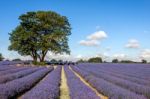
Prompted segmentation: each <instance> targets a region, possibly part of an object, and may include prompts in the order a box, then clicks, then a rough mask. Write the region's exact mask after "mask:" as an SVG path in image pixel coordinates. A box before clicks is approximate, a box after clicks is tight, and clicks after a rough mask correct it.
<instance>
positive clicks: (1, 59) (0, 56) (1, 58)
mask: <svg viewBox="0 0 150 99" xmlns="http://www.w3.org/2000/svg"><path fill="white" fill-rule="evenodd" d="M3 59H4V57H3V56H2V54H1V53H0V61H3Z"/></svg>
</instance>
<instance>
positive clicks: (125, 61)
mask: <svg viewBox="0 0 150 99" xmlns="http://www.w3.org/2000/svg"><path fill="white" fill-rule="evenodd" d="M120 62H121V63H135V62H134V61H131V60H122V61H120Z"/></svg>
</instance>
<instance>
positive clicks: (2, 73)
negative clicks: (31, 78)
mask: <svg viewBox="0 0 150 99" xmlns="http://www.w3.org/2000/svg"><path fill="white" fill-rule="evenodd" d="M28 68H31V67H19V68H13V69H8V70H5V71H1V72H0V76H3V75H8V74H11V73H15V72H19V71H21V70H26V69H28Z"/></svg>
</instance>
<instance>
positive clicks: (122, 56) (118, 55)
mask: <svg viewBox="0 0 150 99" xmlns="http://www.w3.org/2000/svg"><path fill="white" fill-rule="evenodd" d="M126 57H127V55H126V54H123V53H120V54H114V55H113V58H117V59H119V60H122V59H125V58H126Z"/></svg>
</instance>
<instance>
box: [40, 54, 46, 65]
mask: <svg viewBox="0 0 150 99" xmlns="http://www.w3.org/2000/svg"><path fill="white" fill-rule="evenodd" d="M46 54H47V51H42V55H41V57H40V62H44V59H45V56H46Z"/></svg>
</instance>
